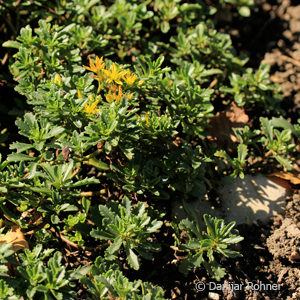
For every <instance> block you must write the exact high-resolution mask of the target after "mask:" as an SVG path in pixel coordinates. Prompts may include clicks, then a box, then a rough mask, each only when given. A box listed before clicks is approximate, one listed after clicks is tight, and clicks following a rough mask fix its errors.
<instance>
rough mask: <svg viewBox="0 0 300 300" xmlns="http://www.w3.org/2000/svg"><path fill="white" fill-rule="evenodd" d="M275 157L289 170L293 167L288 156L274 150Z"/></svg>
mask: <svg viewBox="0 0 300 300" xmlns="http://www.w3.org/2000/svg"><path fill="white" fill-rule="evenodd" d="M273 155H274V157H275V158H276V160H277V161H278V162H279V163H280V164H281V165H282V166H283V167H284V168H286V169H287V170H289V171H290V170H291V169H292V162H291V161H290V160H289V159H288V158H284V157H282V156H280V155H278V154H277V153H275V152H273Z"/></svg>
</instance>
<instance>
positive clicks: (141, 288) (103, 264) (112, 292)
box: [81, 256, 165, 300]
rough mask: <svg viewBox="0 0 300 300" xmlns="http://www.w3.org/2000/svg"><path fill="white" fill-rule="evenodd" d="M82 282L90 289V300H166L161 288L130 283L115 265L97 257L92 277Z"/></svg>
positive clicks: (139, 282)
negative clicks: (114, 299) (113, 299)
mask: <svg viewBox="0 0 300 300" xmlns="http://www.w3.org/2000/svg"><path fill="white" fill-rule="evenodd" d="M81 282H82V283H83V284H84V285H86V286H87V287H88V291H89V294H90V297H89V298H88V299H111V298H112V297H113V298H116V299H122V300H127V299H128V300H129V299H136V300H156V299H158V300H164V299H165V298H164V291H163V289H162V288H161V287H158V286H153V285H152V284H151V283H149V282H142V281H141V280H135V281H134V282H132V281H130V280H129V279H128V278H127V277H126V276H124V274H123V273H122V272H121V271H120V269H119V267H118V265H117V264H115V263H111V262H109V263H108V262H107V261H106V260H105V259H103V258H102V257H100V256H99V257H97V258H96V261H95V263H94V265H93V266H92V267H91V276H90V278H89V277H83V278H82V279H81Z"/></svg>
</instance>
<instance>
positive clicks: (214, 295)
mask: <svg viewBox="0 0 300 300" xmlns="http://www.w3.org/2000/svg"><path fill="white" fill-rule="evenodd" d="M208 299H210V300H219V299H220V295H219V294H217V293H213V292H209V293H208Z"/></svg>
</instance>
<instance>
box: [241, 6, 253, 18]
mask: <svg viewBox="0 0 300 300" xmlns="http://www.w3.org/2000/svg"><path fill="white" fill-rule="evenodd" d="M238 12H239V14H240V15H241V16H242V17H250V15H251V10H250V8H249V7H247V6H242V7H239V8H238Z"/></svg>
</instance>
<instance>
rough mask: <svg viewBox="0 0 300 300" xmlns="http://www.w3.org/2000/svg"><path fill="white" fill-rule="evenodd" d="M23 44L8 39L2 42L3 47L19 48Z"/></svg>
mask: <svg viewBox="0 0 300 300" xmlns="http://www.w3.org/2000/svg"><path fill="white" fill-rule="evenodd" d="M20 46H21V44H20V43H19V42H17V41H6V42H4V43H3V44H2V47H5V48H16V49H19V48H20Z"/></svg>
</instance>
